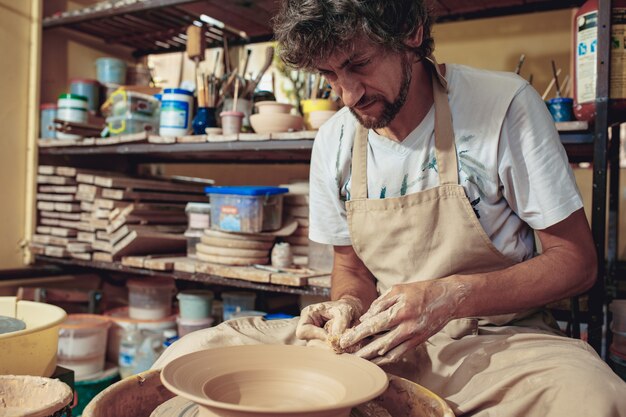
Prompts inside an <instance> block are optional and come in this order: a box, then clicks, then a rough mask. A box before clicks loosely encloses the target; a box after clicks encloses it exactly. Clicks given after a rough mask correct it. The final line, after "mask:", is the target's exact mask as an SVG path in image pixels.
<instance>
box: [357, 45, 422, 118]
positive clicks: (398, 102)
mask: <svg viewBox="0 0 626 417" xmlns="http://www.w3.org/2000/svg"><path fill="white" fill-rule="evenodd" d="M411 77H412V73H411V62H410V61H409V59H407V58H406V57H402V83H401V84H400V91H399V92H398V95H397V96H396V99H395V100H394V101H393V103H390V102H389V101H387V99H386V98H385V97H383V96H382V95H375V96H363V97H362V98H361V100H359V103H369V102H373V101H377V102H381V103H382V104H383V111H382V114H381V115H380V116H379V117H378V118H376V119H372V118H371V117H367V116H366V118H365V119H364V118H363V117H362V116H361V115H359V114H358V113H357V112H356V111H355V110H354V109H353V108H352V107H350V112H351V113H352V114H353V115H354V117H356V119H357V120H358V121H359V123H361V125H363V127H365V128H366V129H381V128H384V127H387V126H388V125H389V123H391V122H392V121H393V119H394V118H395V117H396V116H397V115H398V113H399V112H400V109H402V106H404V103H406V97H407V94H408V92H409V85H411Z"/></svg>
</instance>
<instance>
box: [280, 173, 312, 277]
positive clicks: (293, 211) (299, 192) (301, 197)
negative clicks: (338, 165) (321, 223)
mask: <svg viewBox="0 0 626 417" xmlns="http://www.w3.org/2000/svg"><path fill="white" fill-rule="evenodd" d="M281 187H282V186H281ZM284 187H287V188H289V193H288V194H286V195H285V197H284V198H283V217H285V218H287V217H293V218H294V219H296V221H297V222H298V228H297V229H296V231H295V232H294V233H293V234H292V235H291V236H288V237H284V238H282V240H283V241H285V242H288V243H289V245H291V250H292V253H293V262H294V264H295V265H298V266H307V265H308V263H309V184H308V183H296V184H288V185H284Z"/></svg>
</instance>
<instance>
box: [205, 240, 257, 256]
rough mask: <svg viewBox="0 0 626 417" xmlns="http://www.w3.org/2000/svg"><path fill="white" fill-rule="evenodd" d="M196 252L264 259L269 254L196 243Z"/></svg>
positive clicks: (255, 250)
mask: <svg viewBox="0 0 626 417" xmlns="http://www.w3.org/2000/svg"><path fill="white" fill-rule="evenodd" d="M196 252H202V253H204V254H206V255H218V256H231V257H234V258H266V257H268V256H269V252H268V251H267V250H263V249H261V250H258V249H241V248H220V247H217V246H209V245H205V244H204V243H198V244H197V245H196Z"/></svg>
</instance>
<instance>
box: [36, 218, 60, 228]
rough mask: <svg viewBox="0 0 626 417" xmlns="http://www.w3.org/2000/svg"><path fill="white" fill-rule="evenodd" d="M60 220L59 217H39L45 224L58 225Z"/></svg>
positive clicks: (40, 221)
mask: <svg viewBox="0 0 626 417" xmlns="http://www.w3.org/2000/svg"><path fill="white" fill-rule="evenodd" d="M60 221H61V220H59V219H53V218H49V217H42V218H41V219H39V223H41V224H43V225H44V226H58V225H59V222H60Z"/></svg>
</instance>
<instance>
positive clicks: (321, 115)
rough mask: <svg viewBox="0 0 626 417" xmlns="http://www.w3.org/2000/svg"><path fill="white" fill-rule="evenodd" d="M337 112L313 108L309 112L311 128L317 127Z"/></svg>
mask: <svg viewBox="0 0 626 417" xmlns="http://www.w3.org/2000/svg"><path fill="white" fill-rule="evenodd" d="M335 113H337V112H336V111H335V110H315V111H312V112H311V113H309V125H310V126H311V129H319V128H320V127H321V126H322V125H323V124H324V123H325V122H326V121H327V120H328V119H330V118H331V117H333V115H334V114H335Z"/></svg>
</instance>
